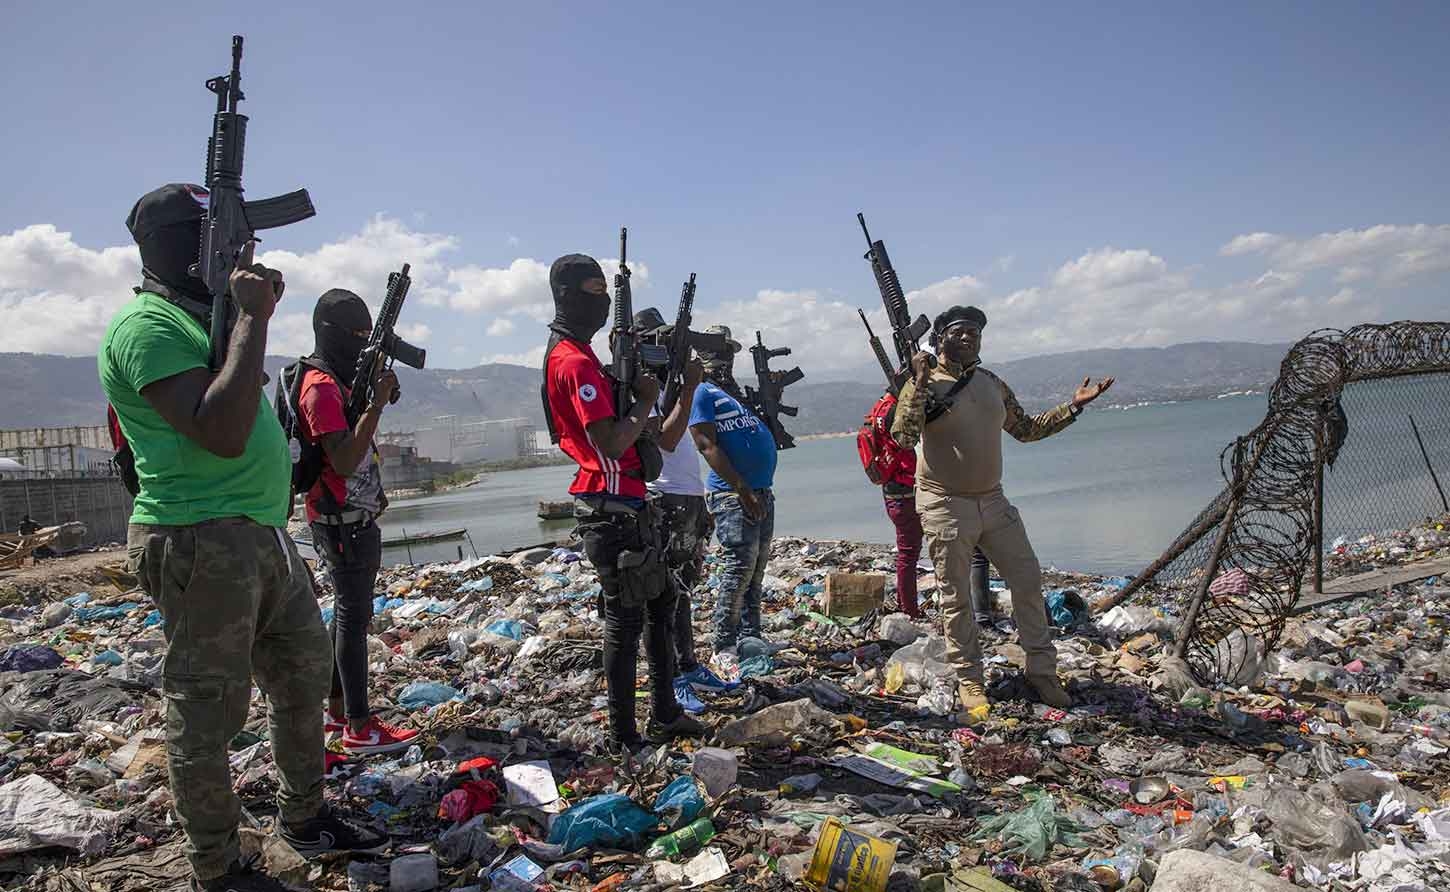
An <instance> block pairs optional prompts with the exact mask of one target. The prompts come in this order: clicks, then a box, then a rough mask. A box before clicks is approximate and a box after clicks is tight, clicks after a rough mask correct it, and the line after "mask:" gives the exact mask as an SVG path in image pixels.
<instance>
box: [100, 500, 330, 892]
mask: <svg viewBox="0 0 1450 892" xmlns="http://www.w3.org/2000/svg"><path fill="white" fill-rule="evenodd" d="M127 553H128V557H129V558H130V565H131V571H132V572H133V573H135V574H136V576H137V577H138V578H139V579H140V581H141V587H142V588H143V589H145V591H146V593H147V594H148V595H149V596H150V597H151V600H152V601H154V602H155V604H156V607H157V608H158V609H159V610H160V611H161V616H162V619H163V620H164V621H165V623H164V629H165V633H166V644H167V648H166V660H165V662H164V664H163V667H162V693H163V694H164V696H165V700H166V746H167V765H168V767H169V769H170V774H171V791H172V795H173V796H174V797H175V799H176V813H177V816H178V817H179V818H180V820H181V827H182V829H183V830H184V831H186V839H187V856H188V857H189V858H190V859H191V865H192V869H193V871H195V873H196V875H197V876H198V877H199V878H201V879H203V880H205V879H210V878H212V877H216V876H220V875H221V874H223V873H225V872H226V869H227V866H228V865H229V864H230V863H231V862H232V861H234V860H235V859H236V858H237V857H238V856H239V855H240V848H239V838H238V835H237V822H238V820H239V818H240V815H241V802H240V801H239V800H238V799H237V797H236V794H235V793H233V792H232V778H231V768H230V765H229V764H228V761H227V745H228V744H229V743H230V741H231V739H232V738H233V737H234V736H236V734H237V732H238V731H240V730H242V726H243V724H244V723H245V722H246V719H247V710H248V705H249V703H250V700H251V696H252V680H253V679H254V678H255V679H256V682H257V686H258V687H260V688H261V689H262V693H263V694H265V695H266V697H267V701H268V705H269V707H270V709H269V715H268V717H269V719H270V731H271V743H272V754H273V758H274V759H275V760H276V764H277V769H278V772H279V773H280V774H281V781H282V782H281V789H280V791H279V793H278V806H279V808H280V810H281V813H282V818H283V819H284V820H286V821H288V822H299V821H304V820H306V819H308V818H310V817H312V816H313V815H315V814H316V813H317V810H318V808H319V807H320V806H321V804H322V750H323V740H322V712H321V702H322V699H323V697H325V696H326V695H327V689H328V682H329V679H330V673H331V671H332V642H331V641H330V640H329V639H328V636H327V630H326V629H325V628H324V627H323V625H322V616H321V613H320V612H319V610H318V607H317V600H316V598H315V596H314V595H313V592H312V583H311V578H310V576H309V574H308V570H307V567H306V565H305V564H303V562H302V558H301V557H299V556H298V554H297V549H296V548H295V547H294V546H293V545H292V540H291V539H290V538H288V537H287V536H286V534H285V533H283V532H282V531H281V530H278V529H276V528H274V527H266V526H262V525H260V524H258V523H255V522H253V521H251V520H247V519H245V518H226V519H222V520H212V521H207V522H205V523H200V524H196V525H194V526H184V527H163V526H148V525H142V524H132V525H131V528H130V534H129V536H128V541H127Z"/></svg>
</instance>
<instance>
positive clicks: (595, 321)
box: [549, 254, 609, 344]
mask: <svg viewBox="0 0 1450 892" xmlns="http://www.w3.org/2000/svg"><path fill="white" fill-rule="evenodd" d="M602 278H604V270H602V269H600V268H599V262H598V261H597V260H595V259H594V258H593V257H589V256H588V255H585V254H565V255H564V256H563V257H560V258H559V259H558V260H555V261H554V265H553V266H551V267H549V290H550V291H552V292H553V293H554V321H553V322H550V323H549V330H550V331H553V332H555V333H556V334H559V335H563V336H564V337H567V338H573V339H574V340H576V341H583V342H584V343H586V344H587V343H589V341H590V339H591V338H593V337H594V335H595V333H596V332H598V331H599V329H601V328H603V327H604V325H605V323H607V322H608V321H609V298H608V296H607V295H599V294H590V293H589V292H587V291H585V290H584V289H583V288H582V287H581V286H582V285H583V284H584V283H585V282H587V281H588V280H590V279H602Z"/></svg>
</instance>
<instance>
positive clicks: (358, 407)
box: [347, 263, 428, 418]
mask: <svg viewBox="0 0 1450 892" xmlns="http://www.w3.org/2000/svg"><path fill="white" fill-rule="evenodd" d="M409 268H410V267H409V265H408V264H406V263H405V264H403V269H402V271H400V272H396V273H388V292H387V294H386V295H384V297H383V307H382V309H380V310H378V320H377V322H375V323H373V333H372V334H371V335H370V336H369V337H368V344H367V346H366V347H364V348H363V351H362V353H361V354H359V356H358V360H357V371H356V372H354V374H353V379H352V390H351V391H350V393H349V396H348V405H347V409H348V417H349V418H357V417H358V416H360V415H362V413H363V411H364V410H365V409H367V406H368V403H369V402H370V401H371V400H372V389H373V381H375V380H376V379H377V371H378V363H380V362H385V363H387V366H386V367H387V368H392V366H393V360H395V359H396V360H397V361H398V362H401V363H402V364H403V365H405V366H408V367H410V368H415V369H421V368H422V367H423V364H424V363H425V362H426V361H427V359H428V351H426V350H424V349H423V348H421V347H414V346H413V345H412V344H410V343H408V342H407V341H405V340H403V339H402V338H400V337H398V334H397V332H395V331H394V330H393V329H394V327H395V326H396V325H397V324H398V314H399V313H401V312H402V311H403V301H404V300H406V299H407V297H408V288H409V286H411V285H412V284H413V280H412V279H410V278H409V277H408V270H409ZM398 396H399V392H398V390H397V389H394V390H393V398H392V402H395V403H396V402H397V401H398Z"/></svg>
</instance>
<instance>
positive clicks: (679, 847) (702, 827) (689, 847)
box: [644, 818, 715, 859]
mask: <svg viewBox="0 0 1450 892" xmlns="http://www.w3.org/2000/svg"><path fill="white" fill-rule="evenodd" d="M714 838H715V825H714V824H712V823H710V819H709V818H699V819H697V820H696V821H695V822H694V823H693V824H688V825H686V826H684V827H681V828H680V829H679V830H676V831H675V832H674V833H668V834H666V835H664V836H661V837H660V838H659V839H657V840H655V841H654V842H652V843H650V846H649V848H648V849H647V850H646V851H645V853H644V856H645V857H646V858H653V859H659V858H673V857H675V856H676V855H692V854H694V853H695V852H698V851H699V850H700V849H701V848H703V847H704V845H705V843H707V842H709V841H710V840H712V839H714Z"/></svg>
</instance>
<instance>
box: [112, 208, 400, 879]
mask: <svg viewBox="0 0 1450 892" xmlns="http://www.w3.org/2000/svg"><path fill="white" fill-rule="evenodd" d="M208 197H209V196H208V194H207V191H206V190H205V189H203V188H201V187H200V186H192V185H180V184H172V185H168V186H163V187H161V188H160V189H157V190H155V191H153V192H150V193H147V194H146V195H144V196H142V198H141V200H140V201H138V202H137V203H136V206H135V207H134V208H133V209H132V210H131V215H130V216H129V217H128V218H127V220H126V225H127V227H128V228H129V229H130V230H131V235H132V237H133V238H135V240H136V244H137V245H138V246H139V247H140V249H141V263H142V282H141V287H140V288H138V289H136V292H137V293H136V298H135V299H134V300H132V301H131V302H130V303H129V304H127V305H126V306H125V307H123V308H122V309H121V310H120V312H118V313H117V314H116V316H115V318H113V319H112V320H111V324H110V326H109V328H108V329H107V330H106V335H105V338H104V339H103V340H102V342H101V349H100V354H99V356H98V358H97V362H98V367H99V371H100V377H101V386H102V388H103V389H104V390H105V392H106V398H107V399H108V400H110V402H111V404H112V406H114V407H115V409H116V415H117V417H118V419H119V420H120V424H121V430H122V432H123V433H124V434H125V435H126V440H127V442H129V443H130V446H131V451H132V452H133V453H134V454H135V457H136V476H137V478H138V480H139V482H140V492H139V493H138V495H137V496H136V504H135V510H134V511H133V512H132V514H131V527H130V532H129V535H128V537H127V551H128V556H129V558H130V564H131V570H132V572H134V573H135V574H136V576H137V578H138V579H139V580H140V581H141V587H142V588H143V589H145V591H146V593H147V594H148V595H149V596H150V597H151V599H152V600H153V601H154V602H155V603H156V606H157V608H158V609H159V610H160V611H161V616H162V619H163V620H164V629H165V633H166V643H167V652H166V659H165V662H164V663H163V665H162V692H163V693H164V695H165V700H166V735H167V765H168V768H169V770H170V774H171V790H172V795H173V796H174V797H175V800H176V813H177V816H178V817H179V818H180V822H181V827H182V829H183V830H184V831H185V832H186V838H187V855H188V857H189V858H190V859H191V865H192V870H193V873H194V874H195V876H194V877H193V879H192V888H193V889H196V890H206V892H274V890H279V889H282V888H283V887H282V886H281V884H280V883H278V882H277V881H276V880H274V879H272V878H270V877H268V876H266V875H265V874H263V873H260V872H257V871H254V870H252V868H251V866H250V865H248V864H244V863H243V862H242V860H241V849H240V845H239V838H238V833H237V823H238V819H239V817H240V813H241V803H240V802H239V800H238V799H237V797H236V795H235V794H234V793H233V792H232V780H231V770H230V766H229V764H228V760H227V747H228V744H229V743H230V741H231V740H232V738H233V737H235V736H236V734H237V732H239V731H241V730H242V726H243V724H244V723H245V722H246V719H247V711H248V707H249V703H250V700H251V690H252V682H253V680H254V679H255V681H256V683H257V686H258V687H260V688H261V689H262V692H263V693H264V694H265V695H266V697H267V701H268V705H269V711H268V718H269V720H270V730H271V734H270V736H271V743H272V754H273V758H274V759H275V761H276V764H277V769H278V773H279V774H280V776H281V784H280V788H279V791H278V808H279V811H280V813H281V822H280V824H281V826H280V829H281V835H282V837H283V838H284V839H286V840H287V841H288V842H289V843H291V844H292V846H293V847H294V848H296V849H297V850H298V851H299V852H301V853H302V854H304V855H313V854H318V853H321V852H325V851H375V850H377V849H379V848H381V847H382V845H383V843H384V839H383V838H382V837H380V836H378V835H377V834H375V833H372V832H371V831H369V830H366V829H364V828H362V827H359V826H357V825H355V824H354V823H352V822H350V821H347V820H345V819H343V818H342V817H340V816H338V815H336V814H334V813H333V812H332V811H330V810H329V809H328V808H327V807H325V806H324V804H323V800H322V779H323V765H324V755H323V753H324V750H323V736H322V721H321V717H320V711H319V709H318V706H319V704H320V703H321V701H322V699H323V697H324V696H326V694H327V692H328V685H329V681H330V677H331V675H330V673H331V669H332V644H331V642H330V640H329V639H328V635H327V631H326V629H325V628H324V627H323V624H322V617H321V614H320V613H319V611H318V608H317V601H316V598H315V597H314V595H313V590H312V578H311V574H310V572H309V571H308V569H307V567H306V565H305V564H303V562H302V559H301V558H300V557H299V556H298V554H297V549H296V548H295V547H294V546H293V544H292V540H291V539H290V538H289V537H288V536H287V534H286V532H285V530H284V527H285V525H286V522H287V515H288V508H289V505H288V501H289V499H290V484H291V475H292V462H291V458H290V455H289V453H288V448H287V441H286V439H285V437H284V436H283V434H282V428H281V425H280V424H278V422H277V417H276V415H275V414H274V413H273V412H272V411H271V410H270V408H269V407H268V405H267V404H266V402H265V401H264V400H262V398H261V396H262V387H263V383H264V377H265V376H264V374H263V371H262V359H263V357H264V355H265V353H266V347H267V324H268V320H269V319H270V318H271V316H272V312H273V310H274V308H275V307H276V303H277V300H278V298H280V297H281V295H282V286H283V282H282V274H281V273H280V272H278V271H276V270H272V269H268V268H266V267H265V266H263V265H261V264H259V263H255V262H254V261H253V257H252V252H253V244H252V243H249V244H248V245H247V246H246V247H245V248H244V249H243V250H242V252H241V255H240V256H239V257H238V258H237V263H236V269H235V271H234V272H233V273H232V275H231V279H230V282H229V291H230V294H231V297H232V300H231V303H232V304H234V305H235V307H236V311H237V312H236V317H235V321H234V323H233V325H232V327H231V331H230V339H229V341H228V348H227V352H226V362H225V364H224V365H223V366H222V368H221V370H220V371H218V372H215V373H213V372H211V371H210V370H208V368H207V358H208V354H209V352H210V351H209V347H210V344H209V341H208V334H207V332H208V331H209V316H210V312H211V302H210V301H211V297H210V295H209V294H208V292H207V290H206V286H205V284H204V283H203V282H202V281H201V280H200V279H198V278H196V277H194V276H192V275H191V272H190V268H191V265H192V264H194V263H195V262H196V260H197V255H198V253H199V246H200V244H201V226H202V220H203V217H204V214H205V212H206V203H207V200H208Z"/></svg>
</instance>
